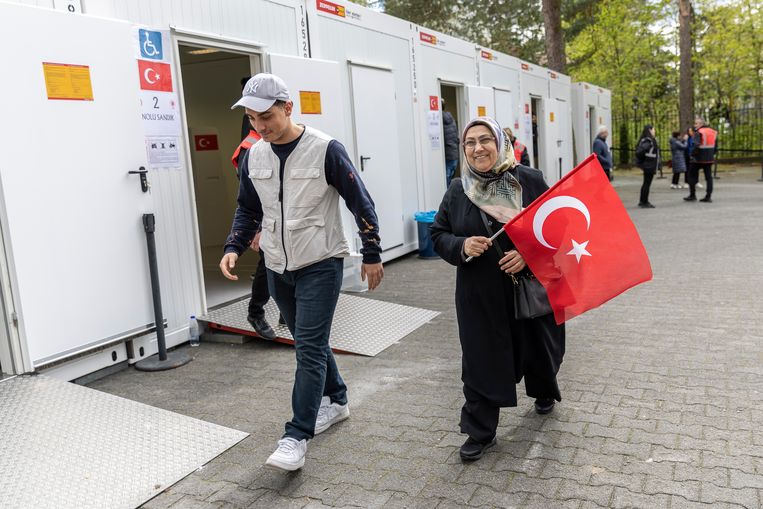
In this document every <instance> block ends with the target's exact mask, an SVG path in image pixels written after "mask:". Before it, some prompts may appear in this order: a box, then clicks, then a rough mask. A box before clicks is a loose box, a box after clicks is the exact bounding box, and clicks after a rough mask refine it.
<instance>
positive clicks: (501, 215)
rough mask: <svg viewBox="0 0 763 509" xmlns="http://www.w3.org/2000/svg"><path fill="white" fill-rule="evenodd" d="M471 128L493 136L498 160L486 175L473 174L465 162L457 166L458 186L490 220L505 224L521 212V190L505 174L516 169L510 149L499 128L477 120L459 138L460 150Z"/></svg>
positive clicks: (489, 121)
mask: <svg viewBox="0 0 763 509" xmlns="http://www.w3.org/2000/svg"><path fill="white" fill-rule="evenodd" d="M475 125H484V126H486V127H487V128H488V129H490V131H491V132H492V133H493V136H494V137H495V139H496V145H497V147H498V160H497V161H496V162H495V166H493V168H492V169H490V170H489V171H486V172H480V171H477V170H475V169H474V168H473V167H472V166H471V165H470V164H469V162H468V161H467V160H466V154H464V162H463V164H462V165H461V182H462V184H463V187H464V193H466V196H467V198H469V200H471V202H472V203H474V204H475V205H476V206H477V207H479V208H480V209H481V210H483V211H485V212H486V213H488V214H490V215H491V216H493V217H494V218H495V219H497V220H498V221H499V222H501V223H506V222H508V221H509V220H510V219H511V218H513V217H514V216H516V215H517V214H519V211H521V210H522V186H521V185H520V184H519V181H518V180H517V179H516V177H514V176H513V175H512V174H511V172H509V171H506V170H510V169H512V168H514V167H515V166H516V165H517V160H516V158H515V157H514V150H513V147H511V146H510V143H511V142H510V141H508V139H507V138H506V136H505V134H504V133H503V130H501V126H499V125H498V122H496V121H495V120H494V119H492V118H490V117H477V118H475V119H474V120H472V121H471V122H469V123H468V124H467V125H466V127H464V131H463V133H462V134H461V147H462V148H461V149H462V150H464V152H465V151H466V150H465V149H464V148H463V143H464V140H465V139H466V133H467V131H469V129H471V128H472V127H474V126H475Z"/></svg>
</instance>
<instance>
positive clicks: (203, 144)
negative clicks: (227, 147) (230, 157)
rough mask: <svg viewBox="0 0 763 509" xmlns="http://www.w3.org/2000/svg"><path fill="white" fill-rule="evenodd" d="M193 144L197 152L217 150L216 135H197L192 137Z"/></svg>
mask: <svg viewBox="0 0 763 509" xmlns="http://www.w3.org/2000/svg"><path fill="white" fill-rule="evenodd" d="M193 144H194V146H195V147H196V151H197V152H201V151H202V150H219V147H218V146H217V135H216V134H197V135H196V136H194V137H193Z"/></svg>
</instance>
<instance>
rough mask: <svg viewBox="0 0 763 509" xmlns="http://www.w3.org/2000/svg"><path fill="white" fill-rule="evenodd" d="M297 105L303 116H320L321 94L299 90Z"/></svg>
mask: <svg viewBox="0 0 763 509" xmlns="http://www.w3.org/2000/svg"><path fill="white" fill-rule="evenodd" d="M299 105H300V111H301V112H302V114H303V115H320V114H321V93H320V92H307V91H305V90H300V91H299Z"/></svg>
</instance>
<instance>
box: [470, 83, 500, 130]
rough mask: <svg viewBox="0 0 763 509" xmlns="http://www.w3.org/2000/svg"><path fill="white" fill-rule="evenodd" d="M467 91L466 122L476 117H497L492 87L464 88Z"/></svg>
mask: <svg viewBox="0 0 763 509" xmlns="http://www.w3.org/2000/svg"><path fill="white" fill-rule="evenodd" d="M464 88H465V89H466V112H467V113H466V117H467V118H466V122H469V121H470V120H471V119H473V118H475V117H484V116H488V117H495V97H494V96H493V89H492V88H490V87H472V86H467V87H464Z"/></svg>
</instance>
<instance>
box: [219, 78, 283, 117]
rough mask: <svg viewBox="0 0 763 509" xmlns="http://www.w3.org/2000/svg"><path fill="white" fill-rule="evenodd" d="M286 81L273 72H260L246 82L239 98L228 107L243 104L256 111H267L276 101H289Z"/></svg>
mask: <svg viewBox="0 0 763 509" xmlns="http://www.w3.org/2000/svg"><path fill="white" fill-rule="evenodd" d="M290 100H291V97H290V96H289V89H288V88H286V83H284V81H283V80H282V79H281V78H279V77H278V76H276V75H275V74H267V73H260V74H256V75H254V76H252V77H251V78H250V79H249V81H247V82H246V85H245V86H244V90H243V91H242V92H241V99H239V100H238V102H237V103H236V104H234V105H233V106H231V108H230V109H233V108H236V107H238V106H243V107H245V108H249V109H250V110H254V111H256V112H257V113H262V112H263V111H267V110H268V108H270V107H271V106H273V104H275V102H276V101H290Z"/></svg>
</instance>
